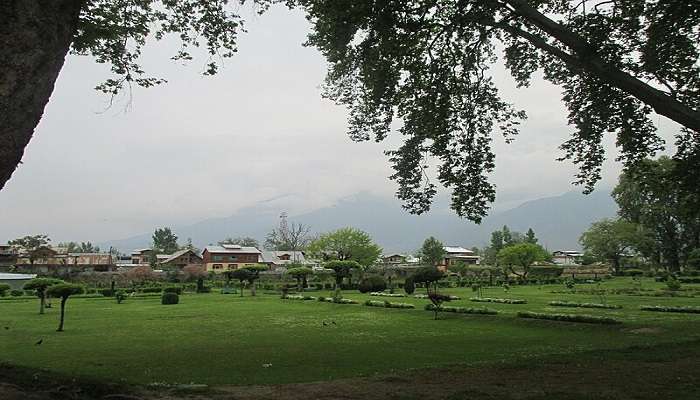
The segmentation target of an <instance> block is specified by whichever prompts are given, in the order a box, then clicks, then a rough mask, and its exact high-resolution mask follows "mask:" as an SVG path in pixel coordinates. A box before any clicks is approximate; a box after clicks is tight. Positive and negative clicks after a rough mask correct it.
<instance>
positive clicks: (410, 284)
mask: <svg viewBox="0 0 700 400" xmlns="http://www.w3.org/2000/svg"><path fill="white" fill-rule="evenodd" d="M403 290H404V292H406V294H413V292H415V291H416V284H415V281H414V280H413V277H411V276H409V277H408V278H406V280H405V281H404V283H403Z"/></svg>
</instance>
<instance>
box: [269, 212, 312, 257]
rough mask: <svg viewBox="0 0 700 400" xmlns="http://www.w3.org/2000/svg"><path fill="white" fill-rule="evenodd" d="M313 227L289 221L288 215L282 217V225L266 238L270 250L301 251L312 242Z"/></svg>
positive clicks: (284, 214)
mask: <svg viewBox="0 0 700 400" xmlns="http://www.w3.org/2000/svg"><path fill="white" fill-rule="evenodd" d="M310 232H311V227H310V226H308V225H304V224H302V223H295V222H292V223H291V224H290V223H289V222H288V221H287V213H282V215H280V223H279V225H278V226H277V227H276V228H274V229H273V230H272V231H270V233H268V234H267V236H266V237H265V248H266V249H268V250H280V251H300V250H303V249H304V248H306V246H308V244H309V242H311V235H310Z"/></svg>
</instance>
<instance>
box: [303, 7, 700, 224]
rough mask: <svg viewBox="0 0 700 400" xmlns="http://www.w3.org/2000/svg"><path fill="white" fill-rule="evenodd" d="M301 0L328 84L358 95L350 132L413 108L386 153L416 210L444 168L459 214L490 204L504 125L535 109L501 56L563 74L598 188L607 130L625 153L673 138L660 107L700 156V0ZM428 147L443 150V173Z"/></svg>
mask: <svg viewBox="0 0 700 400" xmlns="http://www.w3.org/2000/svg"><path fill="white" fill-rule="evenodd" d="M299 3H300V4H301V5H302V6H303V7H304V9H305V10H306V11H307V13H308V15H309V19H310V21H311V23H312V24H313V33H312V34H311V35H310V37H309V43H310V44H312V45H314V46H316V47H318V48H319V49H320V50H321V52H322V53H323V54H324V55H325V57H326V59H327V60H328V61H329V63H330V70H329V72H328V76H327V80H326V87H327V90H326V95H327V96H328V97H329V98H331V99H333V100H335V101H336V102H337V103H339V104H342V105H345V106H347V107H348V109H349V120H350V121H349V135H350V136H351V138H352V139H353V140H356V141H366V140H371V139H374V140H377V141H381V140H384V139H385V138H386V137H387V136H388V135H389V134H390V132H391V130H392V127H393V125H394V124H393V123H392V122H393V121H394V120H395V119H396V118H400V119H401V121H402V124H401V128H400V129H399V131H400V134H401V135H402V137H403V138H405V139H404V141H403V143H402V144H401V145H400V146H399V147H398V148H397V149H395V150H392V151H389V152H388V155H389V159H390V162H391V164H392V167H393V169H394V174H393V175H392V176H391V179H392V180H394V181H396V182H397V184H398V190H397V196H398V197H399V198H400V199H401V200H403V201H404V206H405V208H407V209H408V210H409V211H410V212H413V213H422V212H425V211H427V210H428V209H429V207H430V204H431V202H432V199H433V198H434V196H435V194H436V193H437V190H436V188H437V185H436V182H434V181H433V179H435V180H437V183H439V184H442V185H443V186H445V187H447V188H450V189H452V208H453V209H454V210H455V211H456V212H457V214H459V215H460V216H463V217H466V218H469V219H471V220H474V221H477V222H478V221H480V220H481V219H482V217H483V216H484V215H485V214H486V212H487V211H488V207H489V203H491V202H493V201H494V198H495V188H494V186H493V184H492V183H491V182H490V181H489V179H488V175H489V173H490V172H491V171H492V170H493V168H494V154H493V151H492V149H491V142H492V137H493V135H494V134H495V133H502V134H503V135H505V140H506V142H510V141H511V140H512V139H513V138H514V136H515V135H516V134H517V133H518V129H519V126H518V125H519V124H520V122H521V121H522V120H523V119H524V118H525V117H526V116H525V113H524V112H523V111H521V110H518V109H517V108H516V107H515V106H514V105H512V104H510V103H508V102H507V101H506V100H504V99H503V97H501V96H500V95H499V93H498V89H497V87H496V83H495V81H494V80H493V79H492V77H491V75H490V74H489V73H488V70H489V68H490V67H491V66H492V65H494V64H495V63H499V62H503V61H505V66H506V67H507V68H508V69H509V70H510V72H511V74H512V76H513V78H514V79H515V81H516V82H517V84H518V85H519V86H527V85H528V84H529V82H530V80H531V77H532V76H533V74H534V73H535V72H536V71H541V72H542V75H541V76H543V77H544V79H546V80H548V81H549V82H551V83H553V84H555V85H559V86H560V87H561V88H562V92H563V101H564V103H565V105H566V107H567V108H568V111H569V116H568V121H569V123H570V124H571V125H573V132H572V134H571V137H570V138H569V139H568V140H566V141H565V142H564V143H563V144H562V145H561V149H562V150H563V152H564V156H563V159H568V160H571V161H573V163H574V164H576V165H578V167H579V172H578V174H577V175H576V182H577V183H579V184H583V185H585V187H586V191H590V190H592V189H593V186H594V184H595V183H596V182H597V181H598V180H599V179H600V171H601V166H602V163H603V160H604V159H605V157H604V148H603V145H602V140H603V137H604V135H605V134H606V133H612V134H615V135H616V136H617V144H618V147H619V150H620V159H621V160H622V161H623V162H624V163H626V164H630V163H633V162H634V161H636V160H639V159H640V158H643V157H646V156H648V155H650V154H653V153H654V152H655V151H657V150H658V149H660V148H661V146H662V140H661V139H660V138H659V137H658V135H657V132H656V128H655V126H654V124H653V123H652V119H651V116H652V115H651V113H652V112H656V113H658V114H661V115H664V116H666V117H668V118H670V119H672V120H674V121H676V122H678V123H679V124H681V126H683V127H685V128H686V129H685V131H683V132H681V134H679V135H678V140H682V141H685V142H687V143H688V147H689V148H690V149H695V151H688V152H687V153H686V152H682V153H681V152H679V156H685V155H688V156H689V157H691V159H692V160H695V161H696V162H697V163H700V156H698V154H700V152H698V151H697V149H698V148H700V111H699V110H698V107H699V106H700V65H698V64H697V59H698V56H699V55H700V41H699V40H698V38H697V31H698V27H699V26H700V5H698V2H697V1H695V2H691V1H683V0H669V1H656V0H647V1H643V0H640V1H634V2H631V1H607V0H597V1H579V0H571V1H569V0H564V1H562V0H543V1H536V2H534V1H527V0H458V1H455V0H451V1H448V0H445V1H440V0H437V1H425V2H412V1H383V2H377V1H374V0H359V1H329V0H300V1H299ZM500 50H503V53H502V58H499V57H498V54H497V51H500ZM538 76H540V75H538ZM690 131H694V132H695V133H694V134H690ZM428 158H433V159H436V160H438V162H439V165H438V167H437V171H436V173H435V174H432V175H431V174H428V173H427V171H426V169H425V167H426V165H428V164H429V163H428V162H427V161H428V160H427V159H428ZM689 164H692V163H689Z"/></svg>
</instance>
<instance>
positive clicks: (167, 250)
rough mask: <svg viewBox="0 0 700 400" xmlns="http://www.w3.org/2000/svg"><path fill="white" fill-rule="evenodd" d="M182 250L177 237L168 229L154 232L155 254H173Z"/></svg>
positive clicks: (159, 229)
mask: <svg viewBox="0 0 700 400" xmlns="http://www.w3.org/2000/svg"><path fill="white" fill-rule="evenodd" d="M179 249H180V246H178V244H177V236H176V235H175V234H174V233H173V231H172V230H171V229H170V228H168V227H165V228H158V229H156V230H155V231H154V232H153V252H154V253H156V252H162V253H164V254H172V253H175V252H176V251H178V250H179Z"/></svg>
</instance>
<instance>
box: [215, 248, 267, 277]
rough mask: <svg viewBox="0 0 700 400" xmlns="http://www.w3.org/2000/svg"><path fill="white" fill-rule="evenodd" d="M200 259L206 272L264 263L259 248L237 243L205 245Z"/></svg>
mask: <svg viewBox="0 0 700 400" xmlns="http://www.w3.org/2000/svg"><path fill="white" fill-rule="evenodd" d="M202 261H203V263H204V266H205V269H206V271H207V272H209V271H213V272H224V271H230V270H234V269H239V268H245V267H251V266H256V265H265V264H264V263H263V260H262V252H261V251H260V250H258V249H257V248H255V247H247V246H239V245H237V244H224V245H222V246H207V247H205V248H204V251H203V252H202Z"/></svg>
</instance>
